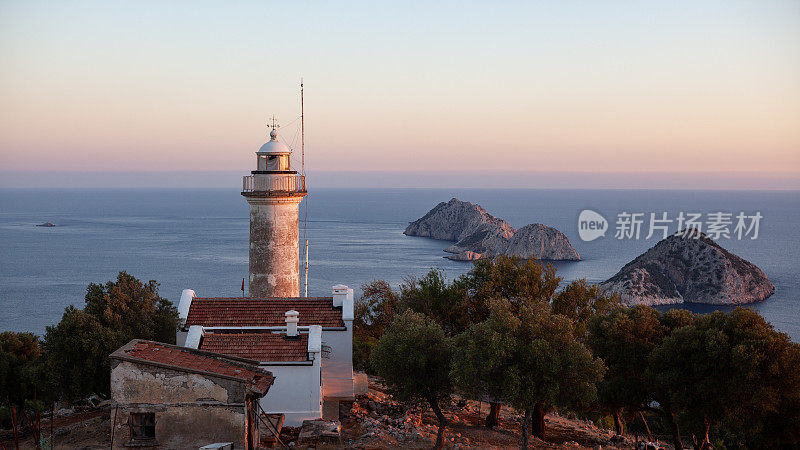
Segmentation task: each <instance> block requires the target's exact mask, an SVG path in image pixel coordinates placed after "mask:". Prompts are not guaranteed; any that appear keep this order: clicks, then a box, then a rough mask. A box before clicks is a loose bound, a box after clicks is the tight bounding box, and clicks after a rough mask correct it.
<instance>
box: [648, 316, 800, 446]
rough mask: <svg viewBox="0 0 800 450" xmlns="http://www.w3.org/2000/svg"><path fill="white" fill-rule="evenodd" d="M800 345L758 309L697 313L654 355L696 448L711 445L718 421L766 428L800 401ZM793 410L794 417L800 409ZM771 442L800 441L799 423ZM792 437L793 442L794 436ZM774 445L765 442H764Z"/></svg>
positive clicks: (658, 376)
mask: <svg viewBox="0 0 800 450" xmlns="http://www.w3.org/2000/svg"><path fill="white" fill-rule="evenodd" d="M798 360H800V350H799V349H798V346H797V344H793V343H792V342H791V341H790V340H789V338H788V336H786V335H785V334H782V333H778V332H776V331H775V330H774V329H773V328H772V325H770V324H769V323H767V322H766V321H765V320H764V319H763V318H762V317H761V316H760V315H759V314H758V313H756V312H754V311H752V310H747V309H743V308H737V309H736V310H735V311H733V312H732V313H730V314H725V313H722V312H719V311H717V312H714V313H711V314H706V315H700V316H697V317H696V318H695V319H694V320H693V321H692V323H691V324H689V325H687V326H684V327H681V328H679V329H676V330H675V331H674V332H673V333H672V334H670V335H669V336H667V337H666V338H665V339H664V340H663V342H662V343H661V345H660V346H659V347H657V348H656V349H655V350H654V351H653V353H652V354H651V355H650V367H651V371H652V373H653V380H654V383H655V384H656V385H657V386H659V387H660V388H661V389H662V390H663V391H664V392H667V393H668V394H667V397H668V401H669V402H670V404H672V405H674V406H675V407H676V408H679V409H680V410H681V411H682V412H683V414H682V418H683V421H684V422H685V423H686V425H687V427H686V428H688V429H690V430H692V431H693V432H694V434H693V442H694V446H695V448H698V449H699V448H711V439H710V437H709V433H710V429H711V427H712V426H715V425H716V426H723V427H725V428H727V429H729V430H731V431H734V432H735V431H740V432H744V433H746V434H748V437H751V436H750V435H751V434H752V433H754V432H755V433H758V432H760V431H761V430H762V429H763V428H764V425H765V423H768V422H769V421H770V420H769V419H770V418H771V416H772V415H773V414H774V413H775V412H777V411H780V410H781V406H782V405H785V404H787V403H788V404H793V405H797V401H798V399H800V368H799V367H798V366H797V365H796V363H797V362H798ZM785 413H788V417H786V418H789V417H792V416H794V417H795V420H796V418H797V416H798V413H796V412H795V413H791V412H788V411H785ZM772 434H773V436H772V437H770V439H769V441H772V442H776V443H777V442H781V441H782V440H783V442H782V443H783V444H787V443H789V444H793V443H796V442H797V438H798V432H797V429H796V428H790V429H787V430H780V429H773V430H772ZM786 438H788V439H786ZM765 443H766V442H764V441H763V440H762V442H761V445H758V446H759V447H762V446H764V444H765Z"/></svg>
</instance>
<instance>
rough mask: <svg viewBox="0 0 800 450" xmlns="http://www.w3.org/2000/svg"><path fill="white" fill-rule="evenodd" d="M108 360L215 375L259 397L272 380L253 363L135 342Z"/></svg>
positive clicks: (152, 343) (201, 352)
mask: <svg viewBox="0 0 800 450" xmlns="http://www.w3.org/2000/svg"><path fill="white" fill-rule="evenodd" d="M110 358H112V359H120V360H125V361H131V362H136V363H140V364H150V365H155V366H159V367H167V368H170V369H173V370H178V371H187V372H195V373H203V374H209V375H216V376H219V377H222V378H226V379H232V380H236V381H240V382H242V383H244V384H246V385H247V386H248V387H250V388H251V389H252V390H254V391H255V392H257V393H259V394H261V395H263V394H266V392H267V390H269V387H270V386H271V385H272V382H273V380H274V379H275V378H274V377H273V376H272V374H271V373H270V372H269V371H266V370H264V369H260V368H259V367H258V365H257V362H256V361H250V360H246V359H243V358H232V357H230V356H226V355H222V354H219V353H212V352H208V351H202V350H195V349H191V348H186V347H179V346H177V345H170V344H164V343H161V342H153V341H143V340H139V339H134V340H132V341H130V342H128V343H127V344H125V345H123V346H122V347H120V348H119V349H118V350H117V351H115V352H114V353H112V354H111V356H110Z"/></svg>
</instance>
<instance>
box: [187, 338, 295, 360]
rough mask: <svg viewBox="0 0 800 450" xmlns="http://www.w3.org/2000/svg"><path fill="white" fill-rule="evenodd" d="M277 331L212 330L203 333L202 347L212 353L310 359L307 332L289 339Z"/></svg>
mask: <svg viewBox="0 0 800 450" xmlns="http://www.w3.org/2000/svg"><path fill="white" fill-rule="evenodd" d="M285 336H286V335H285V334H274V333H241V334H239V333H235V334H234V333H212V334H206V335H205V336H203V340H202V342H201V343H200V348H201V349H203V350H208V351H210V352H217V353H223V354H226V355H231V356H239V357H242V358H248V359H253V360H256V361H259V362H267V361H308V335H307V334H302V333H301V334H300V335H299V336H298V339H286V338H285Z"/></svg>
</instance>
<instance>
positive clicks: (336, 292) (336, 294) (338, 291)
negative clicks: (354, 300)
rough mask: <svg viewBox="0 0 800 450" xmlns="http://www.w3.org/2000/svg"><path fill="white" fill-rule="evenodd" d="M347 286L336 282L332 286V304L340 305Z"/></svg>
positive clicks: (345, 295)
mask: <svg viewBox="0 0 800 450" xmlns="http://www.w3.org/2000/svg"><path fill="white" fill-rule="evenodd" d="M347 289H348V288H347V286H345V285H343V284H337V285H336V286H334V287H333V306H342V304H343V303H344V299H345V297H347Z"/></svg>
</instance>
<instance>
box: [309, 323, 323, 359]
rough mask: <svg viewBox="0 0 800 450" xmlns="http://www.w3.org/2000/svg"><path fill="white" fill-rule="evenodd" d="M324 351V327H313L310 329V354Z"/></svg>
mask: <svg viewBox="0 0 800 450" xmlns="http://www.w3.org/2000/svg"><path fill="white" fill-rule="evenodd" d="M321 351H322V327H321V326H319V325H311V326H310V327H308V352H309V353H319V352H321Z"/></svg>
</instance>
